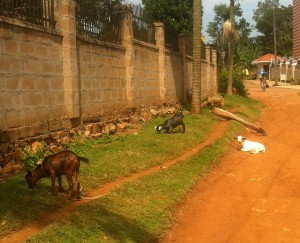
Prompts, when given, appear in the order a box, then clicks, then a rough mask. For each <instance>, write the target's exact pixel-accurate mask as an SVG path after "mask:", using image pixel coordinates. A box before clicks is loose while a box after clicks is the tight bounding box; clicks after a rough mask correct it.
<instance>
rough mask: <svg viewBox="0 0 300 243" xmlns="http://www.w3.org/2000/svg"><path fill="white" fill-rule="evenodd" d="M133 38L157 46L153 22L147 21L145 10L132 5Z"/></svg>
mask: <svg viewBox="0 0 300 243" xmlns="http://www.w3.org/2000/svg"><path fill="white" fill-rule="evenodd" d="M131 8H132V13H133V14H132V18H133V19H132V26H133V38H134V39H136V40H139V41H143V42H147V43H150V44H154V45H155V32H154V30H155V29H154V24H153V21H149V20H147V19H148V18H147V16H146V14H145V13H144V9H143V8H142V7H141V6H140V5H132V6H131Z"/></svg>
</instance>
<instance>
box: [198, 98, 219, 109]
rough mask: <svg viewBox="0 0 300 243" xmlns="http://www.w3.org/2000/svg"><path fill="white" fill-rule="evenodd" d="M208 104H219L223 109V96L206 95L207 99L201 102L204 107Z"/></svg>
mask: <svg viewBox="0 0 300 243" xmlns="http://www.w3.org/2000/svg"><path fill="white" fill-rule="evenodd" d="M208 104H210V105H211V106H212V107H214V106H215V105H219V106H221V108H222V109H224V96H223V95H221V96H215V95H211V96H208V97H207V99H206V100H205V101H204V102H203V104H202V106H203V107H204V106H207V105H208Z"/></svg>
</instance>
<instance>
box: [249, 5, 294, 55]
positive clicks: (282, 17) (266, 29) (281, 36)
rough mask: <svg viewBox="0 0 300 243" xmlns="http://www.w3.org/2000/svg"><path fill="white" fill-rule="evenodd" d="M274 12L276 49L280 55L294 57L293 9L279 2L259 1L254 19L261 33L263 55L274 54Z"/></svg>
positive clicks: (259, 41)
mask: <svg viewBox="0 0 300 243" xmlns="http://www.w3.org/2000/svg"><path fill="white" fill-rule="evenodd" d="M273 12H274V17H275V25H276V33H275V34H276V40H277V42H276V47H277V50H278V55H286V56H290V55H292V51H293V7H292V6H291V5H289V6H287V7H285V6H282V5H279V0H264V1H259V2H258V4H257V9H256V10H255V11H254V15H253V19H254V21H255V22H256V26H255V27H256V29H257V30H258V31H259V32H260V33H261V35H259V36H258V43H259V45H261V47H262V51H263V53H273V52H274V33H273Z"/></svg>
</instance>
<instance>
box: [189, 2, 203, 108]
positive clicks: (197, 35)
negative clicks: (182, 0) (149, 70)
mask: <svg viewBox="0 0 300 243" xmlns="http://www.w3.org/2000/svg"><path fill="white" fill-rule="evenodd" d="M201 12H202V1H201V0H194V4H193V13H194V14H193V15H194V21H193V84H192V86H193V87H192V109H191V112H192V113H201V112H202V108H201V27H202V14H201Z"/></svg>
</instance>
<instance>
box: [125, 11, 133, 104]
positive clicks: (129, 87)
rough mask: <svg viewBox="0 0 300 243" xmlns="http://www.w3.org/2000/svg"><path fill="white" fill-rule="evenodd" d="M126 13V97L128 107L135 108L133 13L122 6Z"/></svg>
mask: <svg viewBox="0 0 300 243" xmlns="http://www.w3.org/2000/svg"><path fill="white" fill-rule="evenodd" d="M122 7H123V8H124V9H123V10H124V11H126V12H125V13H126V14H125V17H124V19H123V33H122V34H123V38H122V46H123V47H125V48H126V54H125V67H126V95H127V106H128V107H132V106H133V99H134V87H133V84H132V78H133V54H134V51H133V28H132V11H131V10H129V9H128V8H127V7H126V6H122Z"/></svg>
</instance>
